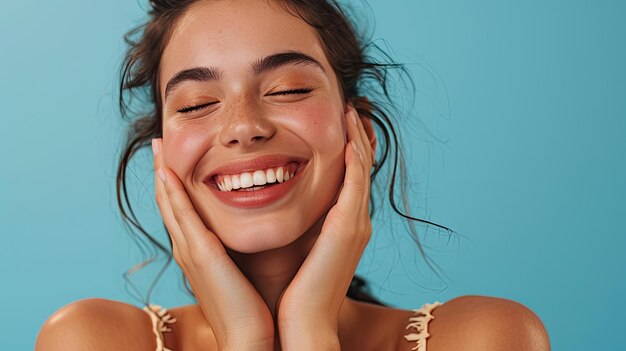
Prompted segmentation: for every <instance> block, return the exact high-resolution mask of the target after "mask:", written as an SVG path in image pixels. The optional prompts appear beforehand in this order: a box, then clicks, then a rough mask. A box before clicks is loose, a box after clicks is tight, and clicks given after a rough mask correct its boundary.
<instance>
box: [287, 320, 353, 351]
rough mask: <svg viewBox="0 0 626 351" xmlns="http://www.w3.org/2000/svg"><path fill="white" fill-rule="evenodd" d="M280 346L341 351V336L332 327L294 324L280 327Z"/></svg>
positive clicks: (293, 348)
mask: <svg viewBox="0 0 626 351" xmlns="http://www.w3.org/2000/svg"><path fill="white" fill-rule="evenodd" d="M278 330H279V332H278V334H279V337H280V346H281V350H282V351H292V350H299V351H308V350H319V351H339V350H341V347H340V344H339V336H338V335H337V331H336V330H333V329H332V328H321V327H320V326H319V325H317V326H316V325H315V324H312V325H311V326H310V327H306V326H303V325H301V326H297V327H296V326H292V327H288V328H284V329H281V328H280V327H279V328H278Z"/></svg>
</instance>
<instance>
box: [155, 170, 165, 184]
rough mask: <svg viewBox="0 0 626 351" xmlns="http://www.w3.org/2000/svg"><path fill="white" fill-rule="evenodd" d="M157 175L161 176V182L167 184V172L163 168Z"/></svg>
mask: <svg viewBox="0 0 626 351" xmlns="http://www.w3.org/2000/svg"><path fill="white" fill-rule="evenodd" d="M157 174H158V175H159V178H161V181H162V182H163V184H165V180H166V179H167V176H166V174H165V172H164V171H163V168H159V170H158V171H157Z"/></svg>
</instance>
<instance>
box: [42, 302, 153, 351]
mask: <svg viewBox="0 0 626 351" xmlns="http://www.w3.org/2000/svg"><path fill="white" fill-rule="evenodd" d="M155 347H156V344H155V340H154V336H153V335H152V324H151V321H150V317H149V316H148V315H147V314H146V313H145V312H144V311H142V310H141V309H139V308H137V307H135V306H132V305H130V304H127V303H124V302H119V301H113V300H106V299H99V298H90V299H84V300H79V301H76V302H73V303H70V304H68V305H66V306H63V307H62V308H60V309H59V310H58V311H56V312H55V313H54V314H52V316H50V318H48V320H47V321H46V322H45V323H44V325H43V326H42V327H41V330H40V331H39V335H38V336H37V341H36V345H35V350H36V351H39V350H46V351H54V350H70V351H71V350H137V351H141V350H154V348H155Z"/></svg>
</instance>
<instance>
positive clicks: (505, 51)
mask: <svg viewBox="0 0 626 351" xmlns="http://www.w3.org/2000/svg"><path fill="white" fill-rule="evenodd" d="M370 5H371V8H369V9H368V8H363V7H360V8H359V9H357V11H356V13H357V16H358V17H359V18H360V19H361V21H364V20H365V19H366V18H370V19H371V18H375V20H376V25H375V27H374V26H370V29H371V30H372V31H373V32H374V37H377V38H385V39H386V40H387V44H388V45H389V47H390V49H391V50H392V54H393V55H394V57H395V58H396V59H397V60H398V61H400V62H405V63H407V67H408V68H409V69H410V71H411V72H412V74H413V76H414V80H415V83H416V87H417V92H416V95H415V99H414V102H411V101H410V99H408V100H407V99H405V100H404V102H402V101H403V100H400V101H401V102H400V103H399V106H400V108H401V109H402V110H403V111H404V112H407V113H408V112H413V115H414V116H417V117H418V118H416V117H414V118H412V119H405V120H403V121H402V122H401V125H400V127H401V129H402V130H403V132H404V140H405V142H406V150H407V157H408V159H409V171H410V175H411V181H412V184H411V190H412V192H411V201H412V202H413V206H414V207H413V208H412V210H413V213H414V214H416V215H417V216H420V217H425V218H428V219H430V220H432V221H435V222H439V223H442V224H445V225H447V226H450V227H452V228H454V229H455V230H457V231H458V232H460V233H461V234H462V235H463V236H464V237H461V236H455V237H453V238H452V239H451V240H448V239H447V238H446V237H445V235H444V234H443V233H438V232H437V231H436V230H432V229H430V230H425V228H424V227H421V226H418V228H417V229H418V231H419V233H420V238H421V239H422V242H424V243H425V244H426V245H428V247H429V248H428V249H427V250H428V252H429V253H430V254H431V256H432V258H433V259H434V260H435V262H437V263H438V264H439V265H440V266H441V268H442V271H443V272H444V273H445V276H443V279H439V278H437V277H436V276H435V275H434V274H433V273H432V271H430V270H429V269H428V268H426V266H425V264H424V261H423V260H421V259H420V258H419V256H418V254H417V250H416V249H415V245H414V244H412V243H411V241H410V240H408V239H407V238H408V237H407V235H406V233H405V232H404V231H405V229H406V228H405V224H403V222H402V221H398V220H391V219H389V218H392V217H391V215H390V214H389V211H388V210H383V211H382V212H381V217H379V219H377V220H376V221H375V229H376V233H375V234H374V237H373V239H372V241H371V243H370V244H371V245H370V247H369V248H368V251H367V252H366V253H365V254H364V257H363V260H362V264H361V266H360V267H359V272H360V273H362V274H365V275H366V276H367V277H368V278H370V279H371V283H372V291H373V292H374V293H375V294H376V295H377V296H379V297H380V298H381V299H382V300H384V301H385V302H388V303H390V304H392V305H395V306H398V307H402V308H406V309H408V308H416V307H419V306H420V305H421V304H423V303H424V302H432V301H434V300H440V301H446V300H449V299H451V298H454V297H456V296H460V295H466V294H479V295H490V296H499V297H505V298H510V299H513V300H516V301H519V302H521V303H523V304H525V305H526V306H528V307H530V308H531V309H532V310H533V311H535V312H536V313H537V314H538V315H539V316H540V317H541V319H542V320H543V321H544V323H545V325H546V327H547V329H548V333H549V335H550V338H551V342H552V346H553V349H554V350H592V349H594V350H616V349H618V347H619V346H618V345H621V344H622V341H623V338H622V336H623V327H624V322H623V316H624V314H626V306H625V304H626V303H625V302H624V296H626V274H625V273H626V258H625V255H624V254H623V252H622V251H623V249H624V247H626V236H625V234H626V225H625V224H624V218H626V205H625V204H624V199H625V198H626V182H625V180H626V162H625V151H626V137H625V136H626V68H625V67H624V63H625V62H626V45H624V44H625V43H626V36H625V34H626V21H624V18H625V16H626V5H625V3H624V2H620V1H608V0H605V1H601V2H593V3H592V2H589V1H565V0H553V1H535V0H531V1H487V0H483V1H479V0H471V1H469V0H463V1H459V0H457V1H447V0H437V1H434V0H431V1H400V0H395V1H382V0H379V1H374V0H372V1H371V2H370ZM143 13H144V9H143V5H139V4H138V3H136V2H135V1H122V0H115V1H113V0H112V1H92V0H80V1H79V0H66V1H64V2H63V4H62V5H60V4H58V3H56V2H46V1H33V0H23V1H19V2H17V1H13V2H9V1H3V2H1V3H0V53H1V54H0V109H1V114H2V117H1V120H0V121H1V122H0V169H1V172H0V223H1V226H0V238H1V243H2V250H1V251H2V253H1V254H0V267H1V268H0V281H1V282H2V283H1V284H2V289H0V311H1V312H2V318H1V319H0V334H2V340H3V342H2V343H3V346H4V347H5V348H9V349H14V350H27V349H32V347H33V345H34V340H35V337H36V334H37V332H38V330H39V328H40V327H41V325H42V323H43V322H44V321H45V320H46V319H47V317H48V316H50V315H51V314H52V313H53V312H54V311H55V310H57V309H58V308H60V307H61V306H63V305H65V304H67V303H69V302H71V301H75V300H77V299H81V298H87V297H103V298H108V299H116V300H123V301H127V302H129V303H133V304H137V303H138V301H137V300H135V299H133V298H132V297H131V294H130V293H129V292H127V290H126V287H125V285H124V281H123V279H122V276H121V274H122V272H124V271H125V270H126V269H128V268H130V267H131V266H132V265H134V264H136V263H138V262H139V261H141V260H142V256H141V254H140V251H139V250H138V249H137V248H136V247H135V246H134V245H133V243H132V241H131V240H130V238H129V236H128V235H127V234H126V232H125V230H124V227H123V226H122V224H121V220H120V217H119V215H118V212H117V205H116V203H115V197H114V195H115V183H114V179H115V166H116V164H115V161H116V158H117V155H118V154H119V148H120V145H121V138H122V131H123V128H124V125H123V124H122V123H121V121H120V118H119V114H118V112H117V110H116V105H115V103H116V100H115V94H114V92H115V89H116V82H117V69H118V67H119V64H120V60H121V56H122V52H123V49H124V45H123V42H122V39H121V38H122V35H123V33H124V32H125V31H127V30H128V29H130V28H131V26H133V25H135V24H139V23H140V22H141V20H142V18H143ZM379 44H381V45H382V46H383V47H385V45H386V44H385V43H383V42H380V41H379ZM402 90H403V87H402V86H398V87H397V88H396V89H395V91H402ZM409 98H410V97H409ZM438 139H442V140H444V142H441V141H438ZM133 170H134V172H135V174H136V178H135V179H133V180H131V183H132V186H133V191H132V192H131V194H132V198H133V201H134V202H135V203H137V204H138V205H137V206H138V211H139V215H140V218H141V219H142V220H144V221H145V223H146V224H147V225H146V226H147V227H148V229H149V230H156V229H158V228H159V225H158V217H156V216H155V215H156V213H157V209H156V207H155V204H154V202H153V200H152V197H153V195H152V193H151V189H152V184H153V183H152V181H153V180H152V179H151V178H152V173H151V160H150V154H149V153H145V154H142V155H140V156H139V157H138V159H137V161H136V162H134V163H133ZM385 211H386V212H385ZM380 218H382V219H383V220H381V219H380ZM157 237H158V238H159V239H161V240H165V237H164V236H163V233H162V232H159V234H158V235H157ZM416 257H417V259H415V258H416ZM157 264H160V263H159V262H157ZM153 266H155V265H153ZM156 271H157V270H155V269H152V270H151V269H146V270H144V271H142V272H140V273H138V274H137V275H136V276H134V279H136V281H137V283H138V286H144V287H145V286H146V283H147V282H149V281H150V279H151V278H152V277H153V276H154V274H155V272H156ZM179 274H180V273H179V272H178V270H177V269H169V270H168V272H167V274H166V276H165V277H164V278H163V280H162V281H161V282H160V283H159V285H158V286H157V289H156V290H155V292H154V294H153V296H152V300H153V301H155V302H157V303H160V304H163V305H165V306H168V307H173V306H177V305H182V304H187V303H189V301H190V300H189V298H188V297H187V296H186V295H185V294H184V293H183V290H182V287H181V283H180V276H179ZM144 291H145V288H144Z"/></svg>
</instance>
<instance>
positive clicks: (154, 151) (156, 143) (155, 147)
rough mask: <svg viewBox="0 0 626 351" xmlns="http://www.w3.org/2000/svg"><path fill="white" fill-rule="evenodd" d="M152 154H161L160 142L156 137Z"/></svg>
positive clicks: (153, 140) (153, 141)
mask: <svg viewBox="0 0 626 351" xmlns="http://www.w3.org/2000/svg"><path fill="white" fill-rule="evenodd" d="M152 154H153V155H154V156H156V155H158V154H159V142H158V140H157V139H156V138H155V139H152Z"/></svg>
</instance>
